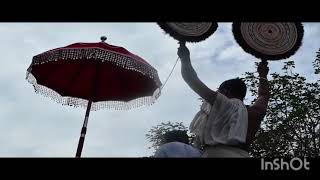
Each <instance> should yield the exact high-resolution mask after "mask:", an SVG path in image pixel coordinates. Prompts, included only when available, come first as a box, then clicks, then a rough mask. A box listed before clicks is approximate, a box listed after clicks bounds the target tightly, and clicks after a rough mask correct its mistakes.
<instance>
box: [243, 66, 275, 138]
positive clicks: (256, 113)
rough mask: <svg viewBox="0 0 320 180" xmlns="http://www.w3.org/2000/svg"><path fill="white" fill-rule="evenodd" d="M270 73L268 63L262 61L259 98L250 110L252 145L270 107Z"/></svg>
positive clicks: (249, 124)
mask: <svg viewBox="0 0 320 180" xmlns="http://www.w3.org/2000/svg"><path fill="white" fill-rule="evenodd" d="M268 72H269V68H268V63H267V62H266V61H262V62H261V63H260V64H259V65H258V73H259V89H258V97H257V100H256V102H255V103H254V104H252V105H251V106H250V107H249V108H248V116H249V121H248V133H247V143H249V144H250V143H251V142H252V141H253V139H254V137H255V134H256V132H257V131H258V129H259V128H260V124H261V121H262V120H263V118H264V116H265V114H266V112H267V107H268V101H269V97H270V90H269V82H268V79H267V75H268Z"/></svg>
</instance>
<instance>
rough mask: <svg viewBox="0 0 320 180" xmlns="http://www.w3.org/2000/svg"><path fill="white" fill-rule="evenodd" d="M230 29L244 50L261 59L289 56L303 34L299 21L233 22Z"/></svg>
mask: <svg viewBox="0 0 320 180" xmlns="http://www.w3.org/2000/svg"><path fill="white" fill-rule="evenodd" d="M232 31H233V35H234V38H235V39H236V41H237V42H238V44H239V45H240V46H241V47H242V48H243V50H244V51H246V52H247V53H250V54H252V55H254V56H255V57H257V58H259V59H263V60H280V59H285V58H289V57H290V56H292V55H293V54H295V52H296V51H297V50H298V49H299V47H300V46H301V44H302V38H303V34H304V30H303V25H302V24H301V23H233V24H232Z"/></svg>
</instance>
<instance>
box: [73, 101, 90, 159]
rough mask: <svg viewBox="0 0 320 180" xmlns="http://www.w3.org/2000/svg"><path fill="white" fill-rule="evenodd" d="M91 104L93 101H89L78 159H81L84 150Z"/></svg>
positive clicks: (80, 139)
mask: <svg viewBox="0 0 320 180" xmlns="http://www.w3.org/2000/svg"><path fill="white" fill-rule="evenodd" d="M91 104H92V101H91V100H89V102H88V105H87V111H86V116H85V118H84V122H83V126H82V129H81V135H80V138H79V143H78V148H77V153H76V158H80V157H81V152H82V148H83V143H84V138H85V136H86V132H87V125H88V119H89V114H90V109H91Z"/></svg>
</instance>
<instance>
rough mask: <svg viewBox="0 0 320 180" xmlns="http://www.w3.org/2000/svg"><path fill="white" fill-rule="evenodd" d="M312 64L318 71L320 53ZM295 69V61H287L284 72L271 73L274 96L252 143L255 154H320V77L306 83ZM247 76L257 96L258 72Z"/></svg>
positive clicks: (251, 88)
mask: <svg viewBox="0 0 320 180" xmlns="http://www.w3.org/2000/svg"><path fill="white" fill-rule="evenodd" d="M313 67H314V69H315V73H316V74H318V73H319V52H318V58H317V59H316V60H315V61H314V63H313ZM294 68H295V64H294V62H293V61H288V62H285V63H284V67H283V68H282V70H283V74H279V73H272V74H271V77H272V79H271V80H270V81H269V82H270V91H271V97H270V100H269V105H268V110H267V114H266V117H265V120H264V121H263V122H262V125H261V128H260V130H259V131H258V132H257V134H256V139H255V141H254V142H253V144H252V145H251V149H250V153H251V155H252V156H253V157H279V156H281V157H296V156H305V157H318V156H319V155H320V151H319V148H320V146H319V139H320V136H319V126H320V99H319V94H320V86H319V80H318V81H316V82H307V81H306V78H305V77H303V76H301V75H300V74H298V73H295V72H294ZM244 79H245V81H246V83H247V86H248V89H249V91H250V92H251V93H252V95H253V96H254V97H256V94H257V86H258V80H257V75H256V73H249V72H247V73H245V78H244ZM254 101H255V99H254V100H253V102H254Z"/></svg>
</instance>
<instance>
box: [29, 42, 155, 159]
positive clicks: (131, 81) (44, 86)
mask: <svg viewBox="0 0 320 180" xmlns="http://www.w3.org/2000/svg"><path fill="white" fill-rule="evenodd" d="M106 39H107V38H106V37H101V40H102V42H99V43H75V44H71V45H69V46H66V47H62V48H57V49H53V50H50V51H47V52H44V53H42V54H39V55H36V56H34V57H33V60H32V63H31V65H30V67H29V68H28V70H27V76H26V79H27V80H28V81H29V82H30V83H31V84H32V85H33V87H34V90H35V92H36V93H40V94H42V95H44V96H47V97H51V98H52V99H53V100H55V101H56V102H58V103H62V104H63V105H70V106H74V107H79V106H81V107H86V108H87V110H86V115H85V119H84V123H83V127H82V130H81V136H80V139H79V144H78V148H77V153H76V157H80V156H81V152H82V147H83V143H84V139H85V135H86V130H87V124H88V118H89V114H90V110H99V109H101V108H109V109H110V108H112V109H116V110H128V109H130V108H134V107H138V106H141V105H151V104H152V103H154V101H155V100H156V99H157V98H158V97H159V96H160V87H161V82H160V80H159V77H158V74H157V70H156V69H154V68H153V67H152V66H151V65H150V64H149V63H147V62H146V61H145V60H144V59H142V58H141V57H139V56H137V55H135V54H132V53H131V52H129V51H128V50H126V49H125V48H123V47H118V46H113V45H109V44H107V43H105V41H106Z"/></svg>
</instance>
